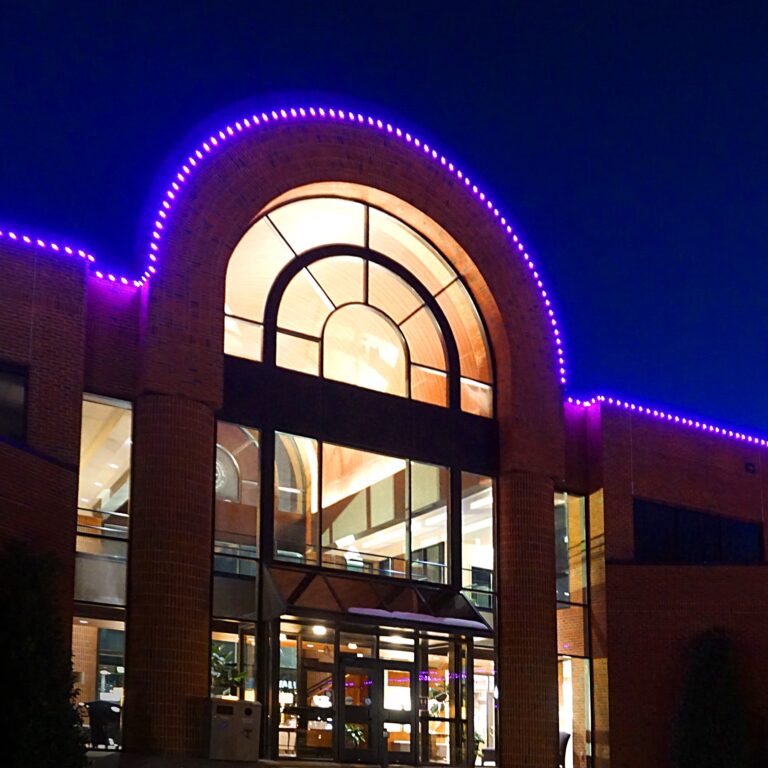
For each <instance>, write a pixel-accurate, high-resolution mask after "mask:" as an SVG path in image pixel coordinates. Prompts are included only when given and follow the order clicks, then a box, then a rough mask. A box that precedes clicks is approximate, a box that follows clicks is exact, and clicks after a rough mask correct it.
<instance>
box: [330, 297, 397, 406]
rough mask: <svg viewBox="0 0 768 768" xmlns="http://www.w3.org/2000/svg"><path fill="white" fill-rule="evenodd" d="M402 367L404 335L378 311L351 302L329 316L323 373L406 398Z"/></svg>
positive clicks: (338, 379)
mask: <svg viewBox="0 0 768 768" xmlns="http://www.w3.org/2000/svg"><path fill="white" fill-rule="evenodd" d="M405 366H406V354H405V347H404V344H403V338H402V336H400V333H399V332H398V330H397V329H396V328H395V327H394V326H393V325H392V324H391V323H390V322H389V320H387V319H386V318H385V317H383V316H382V315H381V314H379V313H378V312H376V311H374V310H372V309H371V308H370V307H366V306H363V305H360V304H353V305H350V306H347V307H342V308H341V309H338V310H336V312H334V313H333V315H331V318H330V320H329V321H328V323H327V325H326V326H325V334H324V336H323V376H325V377H326V378H328V379H334V380H335V381H343V382H345V383H347V384H352V385H354V386H357V387H365V388H366V389H373V390H376V391H377V392H387V393H388V394H390V395H399V396H400V397H405V396H407V391H406V375H405Z"/></svg>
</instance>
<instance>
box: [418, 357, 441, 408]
mask: <svg viewBox="0 0 768 768" xmlns="http://www.w3.org/2000/svg"><path fill="white" fill-rule="evenodd" d="M411 399H413V400H419V401H421V402H422V403H432V405H442V406H447V405H448V376H447V375H446V374H445V373H443V372H442V371H433V370H432V369H431V368H422V367H421V366H420V365H412V366H411Z"/></svg>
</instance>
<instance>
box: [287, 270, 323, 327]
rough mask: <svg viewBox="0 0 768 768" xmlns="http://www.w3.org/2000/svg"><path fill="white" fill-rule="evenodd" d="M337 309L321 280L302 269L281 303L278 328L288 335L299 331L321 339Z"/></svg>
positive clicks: (289, 284) (292, 281) (289, 285)
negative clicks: (330, 316) (323, 287)
mask: <svg viewBox="0 0 768 768" xmlns="http://www.w3.org/2000/svg"><path fill="white" fill-rule="evenodd" d="M333 310H334V306H333V304H332V303H331V300H330V299H329V298H328V297H327V296H326V295H325V293H324V292H323V289H322V288H321V287H320V285H319V284H318V282H317V280H315V278H314V277H312V275H311V274H310V273H309V271H308V270H307V269H302V270H301V271H300V272H299V273H298V274H297V275H296V276H295V277H294V278H293V279H292V280H291V282H290V283H288V287H287V288H286V289H285V291H284V292H283V296H282V299H281V300H280V309H279V310H278V312H277V325H278V327H280V328H282V329H283V330H286V331H297V332H298V333H304V334H306V335H307V336H312V337H314V338H316V339H319V338H320V336H322V333H323V325H324V323H325V321H326V320H327V319H328V316H329V315H330V314H331V312H333Z"/></svg>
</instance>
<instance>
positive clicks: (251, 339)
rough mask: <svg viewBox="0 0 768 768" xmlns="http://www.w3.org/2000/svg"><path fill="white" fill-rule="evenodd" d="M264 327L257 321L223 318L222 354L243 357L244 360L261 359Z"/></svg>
mask: <svg viewBox="0 0 768 768" xmlns="http://www.w3.org/2000/svg"><path fill="white" fill-rule="evenodd" d="M263 340H264V328H263V327H262V326H261V325H260V324H259V323H251V322H249V321H248V320H239V319H238V318H235V317H229V316H227V317H225V318H224V354H225V355H233V356H234V357H243V358H245V359H246V360H256V361H257V362H258V361H260V360H261V355H262V343H263Z"/></svg>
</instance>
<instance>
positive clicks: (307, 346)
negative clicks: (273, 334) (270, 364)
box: [275, 331, 320, 376]
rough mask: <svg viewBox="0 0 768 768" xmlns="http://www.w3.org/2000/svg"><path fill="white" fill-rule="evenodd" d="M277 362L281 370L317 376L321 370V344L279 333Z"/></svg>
mask: <svg viewBox="0 0 768 768" xmlns="http://www.w3.org/2000/svg"><path fill="white" fill-rule="evenodd" d="M275 354H276V357H275V362H276V363H277V364H278V365H279V366H280V367H281V368H289V369H290V370H292V371H299V372H300V373H309V374H311V375H312V376H317V374H318V371H319V370H320V342H318V341H314V340H313V339H305V338H304V337H302V336H294V335H293V334H290V333H283V332H282V331H278V332H277V350H276V353H275Z"/></svg>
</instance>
